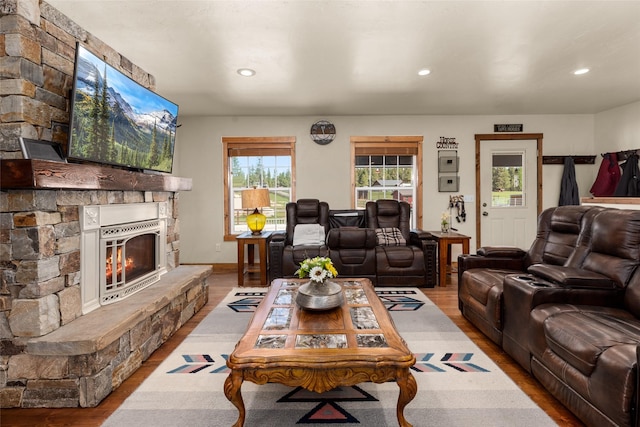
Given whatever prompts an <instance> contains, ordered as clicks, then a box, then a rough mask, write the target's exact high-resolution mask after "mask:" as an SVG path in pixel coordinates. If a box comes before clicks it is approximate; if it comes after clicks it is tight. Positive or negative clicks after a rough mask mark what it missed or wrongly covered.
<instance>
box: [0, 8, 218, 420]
mask: <svg viewBox="0 0 640 427" xmlns="http://www.w3.org/2000/svg"><path fill="white" fill-rule="evenodd" d="M77 41H79V42H82V43H83V44H84V45H85V46H87V47H88V48H89V50H91V51H92V52H93V53H95V54H97V55H98V56H100V57H102V58H104V59H105V60H106V61H107V62H108V63H109V64H110V65H111V66H113V67H114V68H116V69H118V70H120V71H122V72H123V73H125V74H126V75H128V76H130V77H131V78H132V79H133V80H135V81H137V82H138V83H140V84H142V85H143V86H146V87H148V88H150V89H153V88H154V79H153V77H152V76H151V75H149V74H147V73H145V72H144V71H143V70H141V69H140V68H139V67H137V66H136V65H134V64H132V63H131V62H130V61H129V60H127V59H126V58H124V57H122V56H121V55H120V54H119V53H117V52H116V51H115V50H113V49H112V48H111V47H109V46H107V45H106V44H105V43H103V42H102V41H100V40H99V39H97V38H96V37H94V36H93V35H91V34H90V33H88V32H87V31H85V30H84V29H82V28H80V27H79V26H78V25H77V24H75V23H74V22H73V21H71V20H70V19H69V18H67V17H66V16H64V15H62V14H61V13H60V12H59V11H57V10H56V9H54V8H53V7H52V6H50V5H49V4H47V3H46V2H44V1H38V0H3V1H2V2H0V158H1V159H20V158H22V153H21V151H20V145H19V138H20V137H26V138H32V139H41V140H49V141H54V142H57V143H60V144H61V145H62V146H63V147H64V148H66V141H67V133H68V128H69V116H70V111H69V107H70V102H69V101H70V100H69V99H68V98H69V96H70V93H71V89H72V81H73V71H74V61H75V48H76V42H77ZM63 151H65V152H66V150H63ZM160 201H168V202H169V203H168V206H169V215H168V223H167V226H168V229H167V246H166V251H167V269H168V270H171V269H174V268H176V267H177V266H178V265H179V227H178V193H175V192H170V191H159V192H150V191H128V190H124V191H107V190H62V189H33V190H27V189H6V188H4V187H3V190H2V192H0V408H2V407H16V406H22V407H60V406H95V405H97V404H98V403H99V402H100V401H101V400H102V399H103V398H104V397H105V396H106V395H107V394H108V393H109V392H110V391H111V390H112V389H113V388H116V387H117V386H118V385H119V384H120V383H121V382H122V380H123V379H124V378H126V377H128V376H129V375H130V374H131V373H132V372H134V371H135V369H137V367H139V365H140V363H142V361H143V360H145V359H146V357H148V355H149V354H150V353H151V352H152V351H153V350H155V349H156V348H157V347H158V346H159V345H160V344H161V343H162V342H164V341H165V340H166V339H167V338H168V336H170V335H171V334H172V333H173V332H175V330H177V328H179V327H180V326H181V325H182V324H183V322H184V321H186V319H187V318H189V317H191V315H193V313H194V312H197V311H198V310H199V309H200V308H201V307H202V306H203V305H204V302H205V301H206V299H207V293H206V286H205V285H204V282H203V281H201V282H202V283H200V284H198V285H194V286H191V287H189V291H188V295H187V293H186V292H185V295H182V296H179V297H175V296H173V297H172V298H174V299H173V300H171V301H167V307H169V308H166V307H164V308H159V309H158V310H159V311H158V312H155V313H152V314H151V315H149V318H148V319H147V320H145V325H146V326H145V327H144V328H143V332H142V333H141V332H140V331H138V332H136V333H135V337H136V338H135V341H136V343H137V344H139V345H140V346H141V347H143V348H144V349H145V350H144V351H141V350H140V348H130V346H131V345H132V344H131V341H133V340H134V338H133V335H134V332H133V331H134V330H135V327H136V326H135V325H131V328H128V327H124V326H123V327H122V329H123V330H125V332H123V333H122V335H121V337H120V339H119V340H118V339H116V341H115V342H114V344H113V345H110V346H109V348H108V349H98V350H96V351H93V352H90V353H89V354H82V355H76V356H73V357H70V356H61V357H57V356H55V355H49V356H43V355H38V354H30V353H29V351H28V347H29V345H30V344H29V342H30V340H32V339H33V337H41V336H46V335H47V334H49V333H52V332H54V331H56V330H59V329H60V328H63V327H66V328H67V329H68V328H69V327H70V325H73V321H74V320H76V321H77V319H79V318H81V317H83V316H82V313H81V299H80V286H79V284H80V225H79V218H78V207H79V206H82V205H96V204H116V203H144V202H160ZM151 288H153V286H152V287H151ZM149 289H150V288H149ZM194 289H195V290H194ZM194 301H195V302H194ZM194 307H195V311H194ZM98 310H100V309H98ZM163 313H164V314H163ZM167 319H168V320H167ZM167 321H168V322H169V323H171V325H170V326H167V325H166V324H165V323H166V322H167ZM149 324H150V325H151V326H149ZM120 326H122V325H120ZM158 329H161V330H162V331H163V332H162V333H161V334H160V338H158V337H159V335H158V332H157V331H158ZM150 342H151V344H149V343H150ZM113 346H115V348H112V347H113Z"/></svg>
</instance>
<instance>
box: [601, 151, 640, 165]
mask: <svg viewBox="0 0 640 427" xmlns="http://www.w3.org/2000/svg"><path fill="white" fill-rule="evenodd" d="M605 154H609V153H603V154H600V155H601V156H602V157H604V156H605ZM615 154H616V158H617V159H618V161H619V162H621V161H624V160H627V159H628V158H629V156H630V155H632V154H640V148H637V149H635V150H624V151H617V152H616V153H615Z"/></svg>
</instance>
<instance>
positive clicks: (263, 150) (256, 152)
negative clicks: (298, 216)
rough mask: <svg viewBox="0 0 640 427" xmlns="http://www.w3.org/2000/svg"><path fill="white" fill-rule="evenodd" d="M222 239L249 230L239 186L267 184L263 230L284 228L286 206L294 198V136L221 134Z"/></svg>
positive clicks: (242, 187) (263, 211)
mask: <svg viewBox="0 0 640 427" xmlns="http://www.w3.org/2000/svg"><path fill="white" fill-rule="evenodd" d="M222 145H223V152H224V153H225V156H224V170H225V175H224V177H225V179H224V187H225V194H224V212H225V221H224V222H225V230H224V234H225V236H224V238H225V240H233V239H235V235H237V234H240V233H243V232H245V231H247V230H248V228H247V223H246V217H247V215H248V214H250V213H251V210H252V209H251V210H250V209H243V208H242V190H246V189H248V188H253V187H256V188H268V189H269V198H270V201H271V205H270V206H268V207H263V208H262V209H261V211H262V213H263V214H264V215H265V216H266V217H267V224H266V225H265V228H264V229H265V230H269V231H275V230H284V229H285V227H286V216H285V206H286V204H287V203H288V202H290V201H292V200H294V199H295V194H294V188H295V137H254V138H251V137H223V138H222Z"/></svg>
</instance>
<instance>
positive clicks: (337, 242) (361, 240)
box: [327, 227, 377, 249]
mask: <svg viewBox="0 0 640 427" xmlns="http://www.w3.org/2000/svg"><path fill="white" fill-rule="evenodd" d="M376 243H377V241H376V233H375V231H374V230H373V229H371V228H356V227H340V228H332V229H331V230H329V233H328V234H327V246H328V247H329V249H373V248H375V246H376Z"/></svg>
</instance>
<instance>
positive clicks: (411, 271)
mask: <svg viewBox="0 0 640 427" xmlns="http://www.w3.org/2000/svg"><path fill="white" fill-rule="evenodd" d="M325 213H326V214H325ZM286 215H287V227H286V231H285V233H277V232H276V233H274V234H273V235H272V237H271V241H270V242H269V258H270V261H269V264H270V265H269V277H270V280H274V279H276V278H280V277H294V274H295V271H296V270H297V269H298V268H299V265H300V262H301V261H303V260H304V259H305V258H309V257H314V256H329V257H330V258H331V260H332V261H333V263H334V265H335V266H336V269H337V270H338V273H339V276H340V277H365V278H369V279H370V280H371V281H372V282H373V284H374V285H376V286H418V287H433V286H435V284H436V282H437V280H436V279H437V269H436V253H437V243H436V242H435V241H433V240H430V237H431V235H430V234H429V233H427V232H424V231H421V230H411V229H410V221H409V217H410V206H409V204H408V203H406V202H401V201H397V200H378V201H376V202H369V203H367V206H366V209H365V210H355V209H354V210H344V209H343V210H329V209H328V205H327V204H326V203H325V202H320V201H318V200H316V199H300V200H298V201H297V202H290V203H288V204H287V206H286ZM314 223H315V224H318V225H320V226H322V227H325V229H326V231H327V233H326V238H325V240H324V241H322V242H317V244H316V245H299V246H296V245H294V244H293V243H294V235H295V226H296V225H297V224H314Z"/></svg>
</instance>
